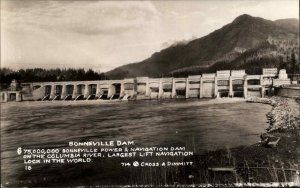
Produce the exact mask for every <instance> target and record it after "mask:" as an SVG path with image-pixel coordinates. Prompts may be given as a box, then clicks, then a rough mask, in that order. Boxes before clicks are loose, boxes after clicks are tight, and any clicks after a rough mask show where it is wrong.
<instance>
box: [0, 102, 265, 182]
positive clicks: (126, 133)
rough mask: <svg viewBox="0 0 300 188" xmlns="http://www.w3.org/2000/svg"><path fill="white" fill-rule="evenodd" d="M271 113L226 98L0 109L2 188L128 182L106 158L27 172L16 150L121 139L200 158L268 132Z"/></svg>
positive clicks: (122, 170) (124, 171) (126, 173)
mask: <svg viewBox="0 0 300 188" xmlns="http://www.w3.org/2000/svg"><path fill="white" fill-rule="evenodd" d="M232 100H234V99H232ZM270 110H271V106H269V105H264V104H256V103H246V102H244V101H242V100H241V101H234V102H232V101H231V100H230V99H226V100H222V99H219V100H200V101H199V100H182V101H173V100H170V101H131V102H130V101H129V102H112V103H100V102H95V101H94V102H91V101H82V102H80V101H79V102H67V101H66V102H57V101H55V102H21V103H5V104H1V182H2V185H3V186H7V187H16V186H29V187H30V186H57V185H70V186H72V185H113V184H118V185H122V184H126V183H130V182H128V177H129V176H131V175H130V173H131V171H130V170H128V169H126V168H124V167H122V166H121V165H120V164H119V163H118V164H117V163H115V161H114V163H113V162H111V161H109V160H106V161H105V162H101V161H100V160H99V161H96V162H94V163H92V164H81V165H80V164H72V165H62V164H50V165H39V166H36V167H35V168H34V169H32V170H31V171H26V170H25V169H24V161H23V159H22V156H20V155H18V154H17V148H18V147H22V148H60V147H64V146H66V145H67V144H68V142H69V141H108V140H122V141H134V142H135V144H136V145H139V146H176V147H177V146H178V147H179V146H184V147H186V148H187V149H188V150H192V151H194V152H195V153H197V154H201V153H203V152H206V151H208V150H215V149H226V148H232V147H237V146H240V145H251V144H254V143H256V142H257V141H258V140H259V134H260V133H262V132H263V131H264V130H265V129H266V128H267V126H268V124H267V123H266V121H267V120H266V116H265V114H266V113H267V112H269V111H270ZM150 170H151V169H150ZM132 173H133V172H132ZM145 176H147V175H145Z"/></svg>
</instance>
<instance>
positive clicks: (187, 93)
mask: <svg viewBox="0 0 300 188" xmlns="http://www.w3.org/2000/svg"><path fill="white" fill-rule="evenodd" d="M262 72H263V74H262V75H247V74H246V73H245V70H231V71H230V70H222V71H217V72H216V73H203V74H202V75H193V76H188V77H187V78H172V77H171V78H148V77H136V78H131V79H123V80H95V81H63V82H33V83H20V84H19V83H17V81H15V80H13V81H12V83H11V85H10V88H9V89H8V90H6V91H1V92H0V102H9V101H56V100H57V101H59V100H60V101H61V100H63V101H68V100H75V101H78V100H140V99H187V98H219V97H242V98H248V97H264V96H266V95H267V96H270V95H273V94H274V92H275V93H276V92H278V91H277V88H281V90H280V89H279V92H281V93H284V92H285V91H284V90H282V88H284V86H288V85H290V84H291V80H290V79H289V78H288V76H287V74H286V70H285V69H281V70H279V71H278V70H277V68H266V69H263V71H262ZM288 92H291V91H288ZM295 92H299V90H297V91H295Z"/></svg>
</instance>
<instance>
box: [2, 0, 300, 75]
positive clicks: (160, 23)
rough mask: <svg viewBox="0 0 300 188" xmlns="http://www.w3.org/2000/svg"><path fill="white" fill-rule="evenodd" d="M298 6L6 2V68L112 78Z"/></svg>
mask: <svg viewBox="0 0 300 188" xmlns="http://www.w3.org/2000/svg"><path fill="white" fill-rule="evenodd" d="M298 3H299V1H277V0H270V1H258V0H257V1H256V0H249V1H246V0H245V1H242V0H240V1H239V0H230V1H220V0H218V1H217V0H214V1H94V0H91V1H83V0H81V1H79V0H76V1H71V0H70V1H67V0H65V1H52V0H39V1H37V0H32V1H30V0H1V63H2V64H1V66H6V67H10V68H16V69H17V68H27V67H45V68H55V67H66V68H68V67H87V68H95V69H97V70H99V69H100V70H102V71H108V70H110V69H113V68H115V67H117V66H121V65H124V64H127V63H133V62H139V61H142V60H144V59H146V58H148V57H150V56H151V54H152V53H154V52H157V51H159V50H161V49H163V48H165V47H167V46H170V45H172V44H173V43H176V42H178V41H187V40H191V38H192V39H193V38H195V37H197V38H200V37H202V36H204V35H207V34H209V33H210V32H212V31H214V30H216V29H219V28H221V27H222V26H223V25H225V24H228V23H229V22H231V21H232V20H233V19H234V18H235V17H237V16H239V15H240V14H244V13H247V14H251V15H253V16H260V17H263V18H266V19H271V20H274V19H279V18H287V17H297V18H298V17H299V16H298V13H299V7H298ZM266 10H268V11H266ZM164 42H165V43H164Z"/></svg>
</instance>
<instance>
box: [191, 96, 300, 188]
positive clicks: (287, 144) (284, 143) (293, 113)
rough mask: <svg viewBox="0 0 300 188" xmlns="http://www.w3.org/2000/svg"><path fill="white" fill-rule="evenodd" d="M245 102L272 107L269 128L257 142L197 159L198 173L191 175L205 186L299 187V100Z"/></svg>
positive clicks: (273, 99) (261, 99)
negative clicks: (266, 185)
mask: <svg viewBox="0 0 300 188" xmlns="http://www.w3.org/2000/svg"><path fill="white" fill-rule="evenodd" d="M247 102H255V103H263V104H269V105H272V110H271V111H270V112H269V113H267V114H266V116H267V119H268V123H269V127H268V128H267V130H266V132H264V133H262V135H261V141H259V142H258V143H257V144H253V145H251V146H240V147H236V148H230V149H229V148H228V149H226V150H225V149H223V150H216V151H210V152H207V153H205V154H203V155H200V156H197V157H196V161H198V163H197V166H200V169H201V170H200V171H199V168H196V169H195V175H196V174H197V175H198V176H199V175H200V177H201V179H204V180H205V181H204V182H205V183H212V182H214V183H216V182H218V183H220V184H223V185H224V186H225V187H226V186H228V185H232V186H236V183H240V184H241V185H242V186H243V187H244V186H245V187H249V186H251V185H252V186H253V183H254V184H255V183H259V184H261V183H267V184H270V183H271V184H272V185H275V184H276V185H277V186H276V187H278V186H279V187H290V186H292V187H300V175H299V174H300V109H299V105H300V104H299V100H297V99H295V98H282V97H271V98H251V99H247ZM249 123H250V122H249ZM266 138H267V139H266ZM272 139H273V140H272ZM258 140H259V139H258ZM264 142H266V143H267V144H264ZM205 169H206V170H205ZM212 169H213V170H212ZM229 169H231V170H229ZM196 170H197V171H196ZM201 183H203V182H201Z"/></svg>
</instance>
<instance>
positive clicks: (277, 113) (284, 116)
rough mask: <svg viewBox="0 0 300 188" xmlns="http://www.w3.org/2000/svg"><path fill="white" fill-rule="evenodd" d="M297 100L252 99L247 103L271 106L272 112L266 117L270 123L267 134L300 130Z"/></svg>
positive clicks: (299, 108)
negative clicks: (277, 131)
mask: <svg viewBox="0 0 300 188" xmlns="http://www.w3.org/2000/svg"><path fill="white" fill-rule="evenodd" d="M297 101H299V100H297V99H295V98H283V97H271V98H250V99H247V102H254V103H263V104H270V105H272V106H273V108H272V110H271V112H269V113H268V114H267V115H266V116H267V119H268V122H269V127H268V129H267V132H272V131H276V130H282V129H285V130H288V129H300V104H299V103H298V102H297Z"/></svg>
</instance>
